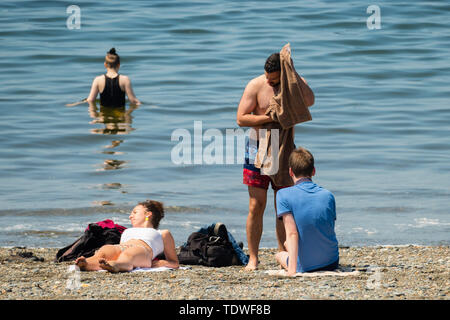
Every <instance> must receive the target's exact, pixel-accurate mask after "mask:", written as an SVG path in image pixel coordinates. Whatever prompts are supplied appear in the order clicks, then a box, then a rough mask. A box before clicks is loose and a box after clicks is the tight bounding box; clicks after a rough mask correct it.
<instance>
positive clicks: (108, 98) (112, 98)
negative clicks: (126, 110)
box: [100, 74, 125, 107]
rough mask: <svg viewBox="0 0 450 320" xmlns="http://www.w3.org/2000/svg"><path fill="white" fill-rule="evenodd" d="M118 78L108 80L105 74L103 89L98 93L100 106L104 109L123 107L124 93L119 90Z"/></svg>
mask: <svg viewBox="0 0 450 320" xmlns="http://www.w3.org/2000/svg"><path fill="white" fill-rule="evenodd" d="M119 76H120V75H117V77H115V78H109V77H107V76H106V74H105V89H103V92H102V93H100V104H101V105H102V106H104V107H123V106H125V92H124V91H122V89H120V86H119Z"/></svg>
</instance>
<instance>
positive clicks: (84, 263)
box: [75, 256, 87, 271]
mask: <svg viewBox="0 0 450 320" xmlns="http://www.w3.org/2000/svg"><path fill="white" fill-rule="evenodd" d="M75 265H76V266H78V268H80V270H81V271H85V270H86V266H87V261H86V258H85V257H83V256H81V257H79V258H77V259H76V260H75Z"/></svg>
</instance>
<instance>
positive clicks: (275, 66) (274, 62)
mask: <svg viewBox="0 0 450 320" xmlns="http://www.w3.org/2000/svg"><path fill="white" fill-rule="evenodd" d="M264 70H266V72H267V73H272V72H277V71H281V66H280V54H279V53H272V54H271V55H270V56H269V57H268V58H267V60H266V64H265V65H264Z"/></svg>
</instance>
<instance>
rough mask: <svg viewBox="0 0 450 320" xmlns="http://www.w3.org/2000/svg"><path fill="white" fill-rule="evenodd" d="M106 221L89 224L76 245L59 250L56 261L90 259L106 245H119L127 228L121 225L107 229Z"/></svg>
mask: <svg viewBox="0 0 450 320" xmlns="http://www.w3.org/2000/svg"><path fill="white" fill-rule="evenodd" d="M105 221H109V220H105ZM105 221H101V222H97V223H91V224H89V226H88V227H87V228H86V230H85V231H84V234H83V235H82V236H81V237H79V238H78V239H77V240H76V241H75V242H74V243H72V244H70V245H68V246H66V247H64V248H62V249H60V250H58V252H57V253H56V258H55V261H56V262H63V261H72V260H75V259H76V258H78V257H81V256H84V257H86V258H88V257H91V256H93V255H94V254H95V251H97V250H98V249H100V248H101V247H102V246H103V245H105V244H118V243H119V242H120V237H121V235H122V232H123V230H124V229H125V228H124V227H122V226H120V225H115V226H113V227H105V226H103V225H102V223H103V222H105ZM111 222H112V221H111Z"/></svg>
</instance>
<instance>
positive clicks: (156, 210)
mask: <svg viewBox="0 0 450 320" xmlns="http://www.w3.org/2000/svg"><path fill="white" fill-rule="evenodd" d="M138 205H141V206H143V207H144V208H145V209H146V210H147V211H151V212H152V218H151V222H152V225H153V228H155V229H158V227H159V222H160V221H161V219H162V218H164V205H163V203H162V202H159V201H155V200H146V201H144V202H139V203H138Z"/></svg>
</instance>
